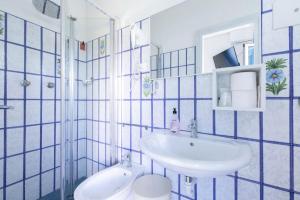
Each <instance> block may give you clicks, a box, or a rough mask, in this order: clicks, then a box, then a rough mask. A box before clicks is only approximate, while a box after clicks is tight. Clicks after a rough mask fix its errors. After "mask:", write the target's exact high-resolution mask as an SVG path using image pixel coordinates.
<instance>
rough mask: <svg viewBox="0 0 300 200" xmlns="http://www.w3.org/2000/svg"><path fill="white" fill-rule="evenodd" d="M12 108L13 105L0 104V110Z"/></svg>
mask: <svg viewBox="0 0 300 200" xmlns="http://www.w3.org/2000/svg"><path fill="white" fill-rule="evenodd" d="M12 109H14V107H13V106H6V105H0V110H12Z"/></svg>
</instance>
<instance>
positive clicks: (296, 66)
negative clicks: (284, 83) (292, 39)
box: [293, 38, 300, 97]
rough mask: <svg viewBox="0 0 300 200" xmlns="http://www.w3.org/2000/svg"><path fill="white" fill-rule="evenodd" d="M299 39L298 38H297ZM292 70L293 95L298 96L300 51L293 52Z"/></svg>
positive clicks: (299, 88)
mask: <svg viewBox="0 0 300 200" xmlns="http://www.w3.org/2000/svg"><path fill="white" fill-rule="evenodd" d="M299 39H300V38H299ZM293 57H294V61H293V66H294V67H293V70H294V77H293V78H294V96H297V97H300V78H299V77H300V67H299V66H300V52H299V53H294V54H293Z"/></svg>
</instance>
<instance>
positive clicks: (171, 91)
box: [166, 78, 178, 98]
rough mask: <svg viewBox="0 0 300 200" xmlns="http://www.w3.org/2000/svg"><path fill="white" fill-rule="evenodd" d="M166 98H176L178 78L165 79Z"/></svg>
mask: <svg viewBox="0 0 300 200" xmlns="http://www.w3.org/2000/svg"><path fill="white" fill-rule="evenodd" d="M166 98H178V78H170V79H166Z"/></svg>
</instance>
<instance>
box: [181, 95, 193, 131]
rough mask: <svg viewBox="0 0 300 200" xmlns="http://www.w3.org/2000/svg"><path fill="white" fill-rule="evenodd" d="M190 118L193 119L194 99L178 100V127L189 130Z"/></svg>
mask: <svg viewBox="0 0 300 200" xmlns="http://www.w3.org/2000/svg"><path fill="white" fill-rule="evenodd" d="M192 119H194V101H193V100H182V101H180V129H181V130H190V128H189V127H188V126H189V125H190V124H191V120H192Z"/></svg>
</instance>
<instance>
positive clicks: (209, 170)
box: [141, 133, 252, 177]
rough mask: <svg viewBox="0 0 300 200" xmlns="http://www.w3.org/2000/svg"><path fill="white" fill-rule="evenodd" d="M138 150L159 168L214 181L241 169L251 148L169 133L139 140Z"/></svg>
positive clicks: (235, 142) (212, 137)
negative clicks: (158, 164) (157, 164)
mask: <svg viewBox="0 0 300 200" xmlns="http://www.w3.org/2000/svg"><path fill="white" fill-rule="evenodd" d="M141 149H142V151H143V152H144V153H145V154H146V155H148V156H149V157H150V158H152V159H153V160H155V161H157V162H158V163H160V164H161V165H162V166H164V167H166V168H169V169H171V170H174V171H177V172H179V173H181V174H184V175H186V176H191V177H217V176H222V175H227V174H230V173H232V172H235V171H237V170H239V169H241V168H242V167H245V166H246V165H247V164H248V163H249V162H250V159H251V156H252V152H251V148H250V146H249V145H248V144H247V143H244V142H240V141H238V140H231V139H223V138H217V137H214V136H200V137H199V138H190V137H186V136H178V135H174V134H171V133H168V134H159V133H153V134H149V135H146V136H144V137H143V138H142V139H141Z"/></svg>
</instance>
